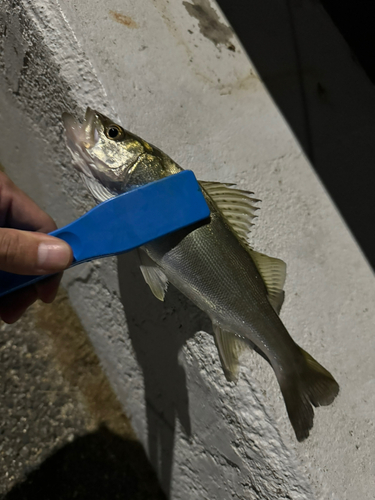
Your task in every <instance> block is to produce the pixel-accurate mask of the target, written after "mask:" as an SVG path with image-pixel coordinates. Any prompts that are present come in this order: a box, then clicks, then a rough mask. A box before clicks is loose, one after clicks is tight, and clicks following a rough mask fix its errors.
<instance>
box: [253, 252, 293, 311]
mask: <svg viewBox="0 0 375 500" xmlns="http://www.w3.org/2000/svg"><path fill="white" fill-rule="evenodd" d="M248 252H249V253H250V255H251V258H252V259H253V261H254V263H255V265H256V267H257V269H258V271H259V274H260V275H261V276H262V278H263V281H264V284H265V285H266V288H267V292H268V300H269V301H270V303H271V305H272V307H273V308H274V309H275V311H276V312H277V314H279V313H280V309H281V306H282V305H283V302H284V290H283V288H284V284H285V277H286V264H285V262H284V261H282V260H280V259H275V258H274V257H268V255H264V254H263V253H259V252H255V251H254V250H252V249H251V248H248Z"/></svg>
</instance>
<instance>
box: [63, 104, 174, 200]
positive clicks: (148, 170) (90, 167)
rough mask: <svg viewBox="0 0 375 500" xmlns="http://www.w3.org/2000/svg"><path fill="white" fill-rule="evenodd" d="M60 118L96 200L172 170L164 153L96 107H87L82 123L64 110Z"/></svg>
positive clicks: (77, 163)
mask: <svg viewBox="0 0 375 500" xmlns="http://www.w3.org/2000/svg"><path fill="white" fill-rule="evenodd" d="M63 122H64V126H65V130H66V140H67V146H68V149H69V150H70V152H71V154H72V157H73V161H74V165H75V167H76V169H77V170H78V171H79V172H80V174H81V177H82V178H83V180H84V182H85V184H86V186H87V187H88V189H89V191H90V192H91V194H92V195H93V196H94V198H96V200H97V201H99V202H100V201H104V200H106V199H109V198H112V197H113V196H116V195H118V194H121V193H124V192H126V191H129V190H130V189H133V188H134V187H138V186H140V185H144V184H147V183H149V182H152V181H154V180H158V179H161V178H163V177H165V176H166V175H170V173H175V172H169V171H168V169H166V168H165V165H164V164H165V163H168V162H163V161H161V160H162V159H163V158H162V156H165V157H166V158H167V159H169V158H168V157H167V156H166V155H164V153H162V152H160V151H159V150H157V149H156V148H154V147H153V146H151V145H150V144H148V143H147V142H146V141H144V140H143V139H141V138H140V137H137V136H136V135H134V134H132V133H131V132H128V131H127V130H125V129H124V128H123V127H121V126H120V125H118V124H117V123H115V122H114V121H113V120H111V119H110V118H108V117H107V116H105V115H103V114H102V113H99V112H98V111H94V110H93V109H91V108H87V111H86V115H85V119H84V121H83V123H80V122H78V121H77V120H76V119H75V118H74V117H73V116H72V115H71V114H69V113H64V114H63ZM169 160H170V159H169ZM170 161H172V160H170ZM172 163H173V162H172Z"/></svg>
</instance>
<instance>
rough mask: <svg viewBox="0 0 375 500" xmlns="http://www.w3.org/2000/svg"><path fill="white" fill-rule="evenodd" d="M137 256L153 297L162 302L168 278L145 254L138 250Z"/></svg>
mask: <svg viewBox="0 0 375 500" xmlns="http://www.w3.org/2000/svg"><path fill="white" fill-rule="evenodd" d="M138 255H139V259H140V261H141V265H140V269H141V271H142V274H143V277H144V279H145V281H146V283H147V284H148V286H149V287H150V289H151V292H152V293H153V294H154V295H155V297H156V298H157V299H159V300H161V301H163V300H164V296H165V292H166V291H167V288H168V278H167V277H166V275H165V274H164V273H163V271H162V270H161V269H160V267H159V266H158V265H157V264H156V263H155V262H154V261H153V260H152V259H151V258H150V257H149V256H148V255H147V254H146V253H145V252H143V251H142V250H140V249H138Z"/></svg>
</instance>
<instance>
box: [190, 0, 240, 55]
mask: <svg viewBox="0 0 375 500" xmlns="http://www.w3.org/2000/svg"><path fill="white" fill-rule="evenodd" d="M192 1H193V3H189V2H182V3H183V5H184V6H185V8H186V10H187V11H188V13H189V14H190V15H191V16H192V17H195V18H196V19H197V20H198V23H199V30H200V32H201V33H202V35H203V36H205V37H206V38H208V39H209V40H211V42H213V43H214V44H215V45H219V44H223V45H226V46H227V47H228V48H229V50H231V51H233V50H235V47H234V45H233V44H232V43H231V42H230V39H231V38H232V36H233V30H232V28H230V27H229V26H226V25H225V24H223V23H222V22H221V21H220V19H219V16H218V14H217V12H216V11H215V10H214V9H213V7H212V6H211V4H210V2H209V0H192Z"/></svg>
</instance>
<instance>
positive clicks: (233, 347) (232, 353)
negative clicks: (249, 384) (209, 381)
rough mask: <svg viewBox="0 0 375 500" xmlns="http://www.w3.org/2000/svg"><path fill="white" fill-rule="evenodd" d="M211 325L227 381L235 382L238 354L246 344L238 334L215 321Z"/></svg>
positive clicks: (236, 378)
mask: <svg viewBox="0 0 375 500" xmlns="http://www.w3.org/2000/svg"><path fill="white" fill-rule="evenodd" d="M212 327H213V330H214V337H215V344H216V347H217V350H218V352H219V357H220V361H221V366H222V368H223V372H224V375H225V378H226V379H227V380H228V381H229V382H237V380H238V371H239V356H240V354H241V352H242V351H243V349H244V348H245V347H246V344H245V342H244V341H243V340H241V338H240V337H238V335H236V334H235V333H232V332H230V331H228V330H224V329H223V328H221V326H219V325H218V324H217V323H213V324H212Z"/></svg>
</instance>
